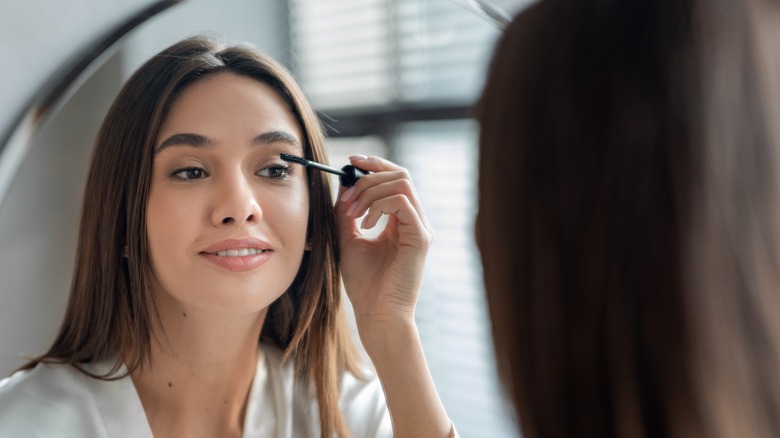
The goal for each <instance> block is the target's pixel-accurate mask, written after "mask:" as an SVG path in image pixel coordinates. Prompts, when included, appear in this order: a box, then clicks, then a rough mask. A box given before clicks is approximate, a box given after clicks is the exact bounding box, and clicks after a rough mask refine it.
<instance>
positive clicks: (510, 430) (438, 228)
mask: <svg viewBox="0 0 780 438" xmlns="http://www.w3.org/2000/svg"><path fill="white" fill-rule="evenodd" d="M476 144H477V126H476V123H474V122H473V121H468V120H451V121H439V122H414V123H407V124H404V125H403V126H402V127H401V129H400V130H399V132H398V136H397V138H396V147H397V149H396V158H397V160H398V161H399V162H400V163H401V164H402V165H404V166H405V167H406V168H407V169H409V172H410V174H411V175H412V178H413V180H414V184H415V187H416V189H417V192H418V194H419V196H420V198H421V202H422V204H423V207H424V209H425V213H426V216H427V218H428V221H429V222H430V224H431V226H432V227H433V230H434V233H435V240H434V244H433V247H432V248H431V250H430V253H429V257H428V262H427V264H426V267H425V277H424V280H423V288H422V294H421V296H420V299H419V303H418V306H417V324H418V327H419V331H420V336H421V338H422V341H423V344H424V348H425V353H426V357H427V358H428V361H429V364H430V366H431V373H432V375H433V377H434V380H435V382H436V388H437V390H438V392H439V394H440V396H441V398H442V401H443V403H444V406H445V407H446V408H447V412H448V414H449V415H450V417H451V418H452V419H453V421H454V422H455V424H456V426H457V428H458V432H459V433H460V435H461V436H464V437H493V438H501V437H515V436H517V432H516V428H515V427H514V425H513V423H512V421H511V420H510V418H511V417H510V416H509V412H508V411H507V403H506V402H505V401H504V399H503V397H502V395H501V392H500V390H499V386H498V381H497V377H496V372H495V360H494V356H493V345H492V341H491V337H490V325H489V319H488V316H487V308H486V301H485V295H484V291H483V287H482V276H481V268H480V260H479V254H478V252H477V249H476V246H475V244H474V237H473V236H474V232H473V230H474V225H473V224H474V218H475V214H476V202H477V198H476V175H477V168H476V159H477V153H476Z"/></svg>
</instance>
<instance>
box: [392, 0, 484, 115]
mask: <svg viewBox="0 0 780 438" xmlns="http://www.w3.org/2000/svg"><path fill="white" fill-rule="evenodd" d="M396 4H397V14H396V26H397V36H398V51H399V53H398V60H399V69H398V75H399V76H398V80H399V94H400V99H401V100H402V101H404V102H426V103H428V104H430V103H440V102H441V103H447V102H451V103H455V104H463V103H471V102H472V101H473V100H474V99H475V98H476V97H477V95H478V94H479V92H480V90H481V89H482V84H483V81H484V77H485V74H484V73H485V68H486V67H487V60H488V57H489V56H490V53H491V49H492V43H493V41H494V40H495V38H496V36H497V35H498V33H499V31H498V29H496V28H495V27H493V26H492V25H491V24H490V23H489V22H487V21H486V20H483V19H481V18H479V17H477V16H476V15H475V14H474V13H473V12H472V11H470V10H468V9H467V8H465V7H462V6H460V5H457V4H454V3H452V2H450V1H444V0H397V1H396Z"/></svg>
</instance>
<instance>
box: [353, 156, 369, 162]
mask: <svg viewBox="0 0 780 438" xmlns="http://www.w3.org/2000/svg"><path fill="white" fill-rule="evenodd" d="M349 159H350V160H356V161H360V160H368V157H367V156H365V155H352V156H350V157H349Z"/></svg>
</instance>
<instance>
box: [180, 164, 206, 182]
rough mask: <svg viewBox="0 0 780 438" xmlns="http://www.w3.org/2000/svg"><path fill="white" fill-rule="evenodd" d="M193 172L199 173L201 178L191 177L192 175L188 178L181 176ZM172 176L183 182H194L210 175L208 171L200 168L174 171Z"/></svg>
mask: <svg viewBox="0 0 780 438" xmlns="http://www.w3.org/2000/svg"><path fill="white" fill-rule="evenodd" d="M191 172H199V173H200V176H196V177H191V175H188V176H187V177H184V176H181V174H183V173H191ZM171 176H172V177H173V178H177V179H180V180H182V181H192V180H196V179H201V178H205V177H206V176H208V173H206V171H205V170H203V169H201V168H200V167H185V168H182V169H177V170H174V171H173V173H172V174H171Z"/></svg>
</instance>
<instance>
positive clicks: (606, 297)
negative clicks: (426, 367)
mask: <svg viewBox="0 0 780 438" xmlns="http://www.w3.org/2000/svg"><path fill="white" fill-rule="evenodd" d="M778 48H780V4H778V3H777V2H776V1H770V0H658V1H647V0H601V1H564V0H542V1H541V2H539V3H537V4H535V5H533V6H531V7H530V8H529V9H527V10H525V11H524V12H522V13H521V14H520V15H519V16H518V17H516V19H515V20H514V22H513V24H512V25H511V26H510V28H509V29H508V30H507V33H506V34H505V36H504V37H503V39H502V40H501V41H500V43H499V46H498V47H497V51H496V55H495V58H494V60H493V63H492V66H491V70H490V74H489V77H488V81H487V83H486V86H485V90H484V93H483V96H482V100H481V102H480V104H479V106H478V118H479V121H480V123H481V129H482V130H481V134H480V135H481V137H480V164H479V166H480V179H479V189H480V201H479V204H480V205H479V216H478V219H477V230H476V231H477V240H478V244H479V247H480V251H481V253H482V260H483V266H484V276H485V287H486V291H487V294H488V301H489V305H490V316H491V319H492V323H493V335H494V342H495V346H496V352H497V359H498V366H499V372H500V374H501V378H502V380H503V382H504V384H505V388H506V390H507V393H508V395H509V396H510V398H511V399H512V400H513V401H514V403H515V407H516V409H517V413H518V415H519V420H520V424H521V427H522V430H523V433H524V436H526V437H527V438H530V437H569V436H599V437H609V436H631V437H658V436H686V437H690V436H694V437H696V436H699V437H705V436H706V437H734V436H780V382H779V380H778V379H779V376H778V374H780V373H778V370H780V318H778V317H776V314H777V313H778V312H780V253H779V251H778V249H779V248H780V235H779V234H780V190H779V189H780V187H778V182H779V181H778V178H777V174H778V170H779V169H780V161H779V160H780V157H778V150H777V147H778V146H780V132H778V131H779V130H780V126H779V125H780V85H779V84H778V81H780V50H778Z"/></svg>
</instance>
